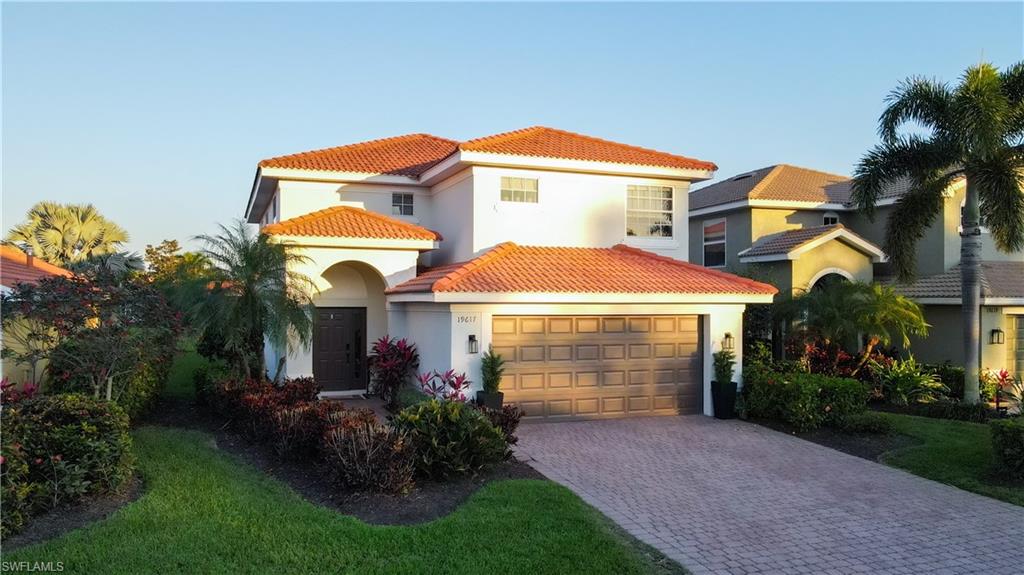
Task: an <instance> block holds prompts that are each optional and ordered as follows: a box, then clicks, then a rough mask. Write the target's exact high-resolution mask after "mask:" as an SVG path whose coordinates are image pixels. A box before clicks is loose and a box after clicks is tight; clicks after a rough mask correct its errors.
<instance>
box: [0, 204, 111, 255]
mask: <svg viewBox="0 0 1024 575" xmlns="http://www.w3.org/2000/svg"><path fill="white" fill-rule="evenodd" d="M26 219H27V221H26V222H25V223H23V224H20V225H18V226H15V227H14V229H12V230H11V231H10V233H8V234H7V239H6V241H7V242H10V243H13V244H15V245H17V246H19V247H21V248H22V249H23V250H25V251H27V252H30V253H32V254H33V255H34V256H36V257H38V258H40V259H42V260H44V261H47V262H49V263H51V264H54V265H58V266H65V265H68V264H72V263H76V262H80V261H82V260H85V259H87V258H90V257H94V256H100V255H104V254H109V253H113V252H117V251H118V250H119V249H120V246H121V244H123V243H125V242H127V241H128V232H126V231H124V229H122V228H121V226H119V225H117V224H115V223H114V222H112V221H110V220H108V219H107V218H105V217H103V216H102V215H100V213H99V212H98V211H96V208H95V207H93V206H92V205H91V204H84V205H78V204H58V203H56V202H39V203H38V204H36V205H34V206H32V209H30V210H29V211H28V215H27V216H26Z"/></svg>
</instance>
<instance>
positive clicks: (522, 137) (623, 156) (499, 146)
mask: <svg viewBox="0 0 1024 575" xmlns="http://www.w3.org/2000/svg"><path fill="white" fill-rule="evenodd" d="M459 148H460V149H462V150H466V151H472V152H489V153H493V154H512V155H518V156H538V157H545V158H565V159H570V160H587V161H594V162H612V163H616V164H634V165H643V166H659V167H666V168H684V169H693V170H717V169H718V166H716V165H715V164H713V163H711V162H705V161H703V160H697V159H694V158H687V157H685V156H677V155H675V154H669V153H667V152H659V151H658V150H651V149H648V148H641V147H638V146H630V145H627V144H620V143H618V142H612V141H609V140H602V139H600V138H595V137H593V136H585V135H583V134H576V133H574V132H567V131H565V130H557V129H555V128H547V127H544V126H533V127H530V128H525V129H522V130H515V131H512V132H505V133H503V134H496V135H493V136H487V137H484V138H477V139H475V140H469V141H468V142H463V143H462V144H460V145H459Z"/></svg>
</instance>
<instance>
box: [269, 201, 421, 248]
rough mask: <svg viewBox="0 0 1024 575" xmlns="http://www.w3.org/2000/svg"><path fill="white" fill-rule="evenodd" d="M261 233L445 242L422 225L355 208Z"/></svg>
mask: <svg viewBox="0 0 1024 575" xmlns="http://www.w3.org/2000/svg"><path fill="white" fill-rule="evenodd" d="M261 231H262V232H263V233H265V234H271V235H279V236H317V237H334V238H374V239H390V240H430V241H441V234H438V233H437V232H434V231H431V230H428V229H427V228H424V227H422V226H417V225H416V224H411V223H409V222H403V221H402V220H399V219H396V218H392V217H389V216H385V215H383V214H378V213H376V212H370V211H367V210H364V209H362V208H355V207H351V206H334V207H331V208H327V209H324V210H319V211H316V212H312V213H309V214H306V215H303V216H299V217H297V218H291V219H288V220H284V221H281V222H277V223H274V224H269V225H266V226H264V227H263V229H262V230H261Z"/></svg>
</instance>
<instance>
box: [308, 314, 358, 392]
mask: <svg viewBox="0 0 1024 575" xmlns="http://www.w3.org/2000/svg"><path fill="white" fill-rule="evenodd" d="M366 373H367V372H366V308H364V307H318V308H316V331H315V332H314V334H313V377H314V378H315V379H316V382H317V383H318V384H320V387H321V388H323V390H324V391H349V390H356V389H366V383H367V377H366Z"/></svg>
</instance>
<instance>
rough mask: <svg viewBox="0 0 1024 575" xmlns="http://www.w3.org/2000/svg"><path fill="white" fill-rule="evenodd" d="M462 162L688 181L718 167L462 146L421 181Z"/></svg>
mask: <svg viewBox="0 0 1024 575" xmlns="http://www.w3.org/2000/svg"><path fill="white" fill-rule="evenodd" d="M459 164H465V165H475V166H497V167H503V168H534V169H541V170H552V171H562V172H582V173H589V174H607V175H615V176H636V177H645V178H662V179H667V180H685V181H703V180H708V179H711V178H712V177H713V176H714V175H715V172H714V170H695V169H687V168H666V167H661V166H641V165H634V164H617V163H614V162H594V161H589V160H568V159H564V158H547V157H540V156H517V155H512V154H492V153H489V152H469V151H464V150H458V151H456V152H455V153H454V154H452V155H451V156H448V157H447V158H446V159H444V160H443V161H441V162H440V163H438V164H437V165H435V166H433V167H432V168H430V169H429V170H427V171H426V172H424V173H423V174H422V175H421V176H420V184H421V185H424V184H426V185H429V184H430V183H431V182H432V181H433V180H435V179H437V178H438V177H441V176H444V175H445V174H447V173H448V172H450V171H451V170H452V169H453V168H455V167H457V166H458V165H459Z"/></svg>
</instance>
